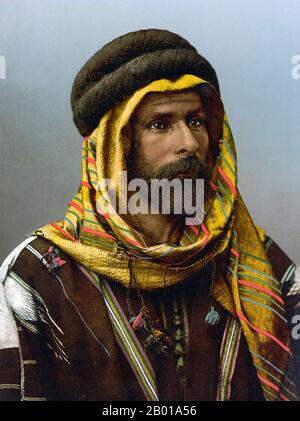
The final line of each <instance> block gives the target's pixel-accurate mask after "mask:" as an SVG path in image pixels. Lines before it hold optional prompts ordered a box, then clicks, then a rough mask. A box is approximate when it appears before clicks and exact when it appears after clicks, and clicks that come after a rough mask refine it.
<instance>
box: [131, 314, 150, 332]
mask: <svg viewBox="0 0 300 421" xmlns="http://www.w3.org/2000/svg"><path fill="white" fill-rule="evenodd" d="M129 323H130V325H131V327H132V329H133V330H141V329H143V327H144V326H145V324H146V323H145V320H144V319H143V314H142V312H140V313H139V315H138V316H136V317H132V318H131V319H130V320H129Z"/></svg>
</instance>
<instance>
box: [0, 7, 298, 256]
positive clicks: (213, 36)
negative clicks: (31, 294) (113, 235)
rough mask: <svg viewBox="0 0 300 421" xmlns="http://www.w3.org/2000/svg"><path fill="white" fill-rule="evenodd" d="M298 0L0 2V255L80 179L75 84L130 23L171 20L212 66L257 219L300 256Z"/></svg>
mask: <svg viewBox="0 0 300 421" xmlns="http://www.w3.org/2000/svg"><path fill="white" fill-rule="evenodd" d="M299 22H300V1H297V0H294V1H289V0H280V1H279V0H265V1H261V0H246V1H242V0H226V1H225V0H224V1H223V0H176V1H175V0H112V1H107V0H106V1H105V0H0V141H1V153H0V172H1V192H0V193H1V194H0V201H1V202H0V206H1V208H0V209H1V218H0V224H1V229H0V235H1V242H0V260H2V259H3V258H4V257H5V256H6V254H7V253H8V252H9V251H10V250H11V249H12V248H13V247H14V246H16V245H17V244H18V242H19V241H21V240H22V239H24V236H25V235H26V234H27V233H29V232H30V231H31V230H32V229H33V228H36V227H39V226H41V225H43V224H45V223H47V222H48V221H49V220H54V219H56V218H61V217H62V216H63V214H64V212H65V209H66V205H67V202H68V200H70V198H71V196H72V195H73V193H74V192H75V190H76V189H77V186H78V184H79V181H80V162H81V151H80V148H81V137H80V135H79V134H78V133H77V131H76V129H75V126H74V125H73V122H72V115H71V109H70V98H69V97H70V90H71V85H72V82H73V78H74V76H75V74H76V72H77V71H78V70H79V68H80V67H81V66H82V65H83V64H84V63H85V61H86V60H87V59H88V58H89V57H90V56H91V55H92V54H93V53H94V52H96V50H98V49H99V48H100V47H101V46H102V45H103V44H105V43H107V42H108V41H110V40H111V39H113V38H115V37H117V36H119V35H121V34H124V33H126V32H129V31H134V30H137V29H142V28H164V29H168V30H170V31H174V32H177V33H179V34H181V35H182V36H183V37H185V38H187V39H188V40H189V41H190V42H191V43H192V44H194V45H195V46H196V48H197V49H198V51H199V52H200V53H201V54H203V55H204V56H205V57H207V58H208V60H209V61H210V62H211V63H212V65H213V66H214V67H215V69H216V71H217V74H218V77H219V81H220V85H221V92H222V97H223V102H224V104H225V108H226V111H227V114H228V116H229V121H230V123H231V126H232V130H233V134H234V138H235V142H236V145H237V151H238V163H239V189H240V192H241V193H242V195H243V197H244V200H245V202H246V205H247V206H248V209H249V211H250V213H251V215H252V217H253V219H254V221H255V222H256V223H257V224H260V225H261V226H263V227H264V228H265V229H266V230H267V232H268V233H269V234H270V235H271V236H272V237H273V238H274V239H275V241H277V242H278V243H279V244H280V245H281V246H282V248H284V249H285V250H286V251H287V253H288V254H289V255H290V256H291V257H292V258H293V259H295V260H296V261H298V262H299V260H300V259H299V250H300V227H299V222H298V218H299V209H300V195H299V193H300V177H299V167H298V166H299V154H300V134H299V132H300V118H299V117H300V68H299V67H300V66H298V65H297V63H298V64H299V63H300V56H299V55H300V29H299Z"/></svg>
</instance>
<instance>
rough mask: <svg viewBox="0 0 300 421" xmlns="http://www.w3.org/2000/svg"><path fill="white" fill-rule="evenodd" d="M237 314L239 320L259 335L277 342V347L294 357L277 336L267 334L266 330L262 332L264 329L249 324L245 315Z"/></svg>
mask: <svg viewBox="0 0 300 421" xmlns="http://www.w3.org/2000/svg"><path fill="white" fill-rule="evenodd" d="M236 314H237V316H238V318H239V319H241V320H243V321H244V322H246V323H247V324H248V325H249V326H250V327H251V328H252V329H253V330H255V331H256V332H257V333H260V334H261V335H264V336H267V337H268V338H270V339H272V340H273V341H274V342H276V343H277V345H279V346H280V347H281V348H283V349H284V350H285V351H286V352H288V353H289V354H290V355H292V353H291V351H290V349H289V348H288V347H287V346H286V345H285V344H284V343H283V342H281V341H280V340H279V339H278V338H276V337H275V336H273V335H271V333H269V332H267V331H265V330H262V329H259V328H258V327H256V326H253V324H251V323H250V322H249V320H248V319H247V318H246V317H245V316H244V315H243V313H241V312H239V311H237V312H236Z"/></svg>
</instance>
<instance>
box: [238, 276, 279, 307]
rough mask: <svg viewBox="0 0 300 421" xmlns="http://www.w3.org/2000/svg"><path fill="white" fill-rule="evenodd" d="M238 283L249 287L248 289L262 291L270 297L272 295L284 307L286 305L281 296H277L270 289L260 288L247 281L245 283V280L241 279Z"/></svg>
mask: <svg viewBox="0 0 300 421" xmlns="http://www.w3.org/2000/svg"><path fill="white" fill-rule="evenodd" d="M238 283H239V284H242V285H246V286H248V287H250V288H253V289H256V290H257V291H262V292H264V293H266V294H268V295H271V296H272V297H274V298H275V299H276V300H277V301H278V302H279V303H280V304H282V305H284V301H283V299H282V298H281V297H280V296H279V295H277V294H275V292H273V291H269V290H268V289H266V288H263V287H260V286H258V285H255V284H252V283H251V282H247V281H243V280H241V279H239V280H238Z"/></svg>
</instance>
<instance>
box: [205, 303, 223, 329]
mask: <svg viewBox="0 0 300 421" xmlns="http://www.w3.org/2000/svg"><path fill="white" fill-rule="evenodd" d="M219 321H220V315H219V313H218V312H217V311H216V310H215V308H214V307H213V306H211V307H210V311H209V312H208V313H207V315H206V317H205V322H206V323H207V324H208V325H210V326H215V325H217V324H218V323H219Z"/></svg>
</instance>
